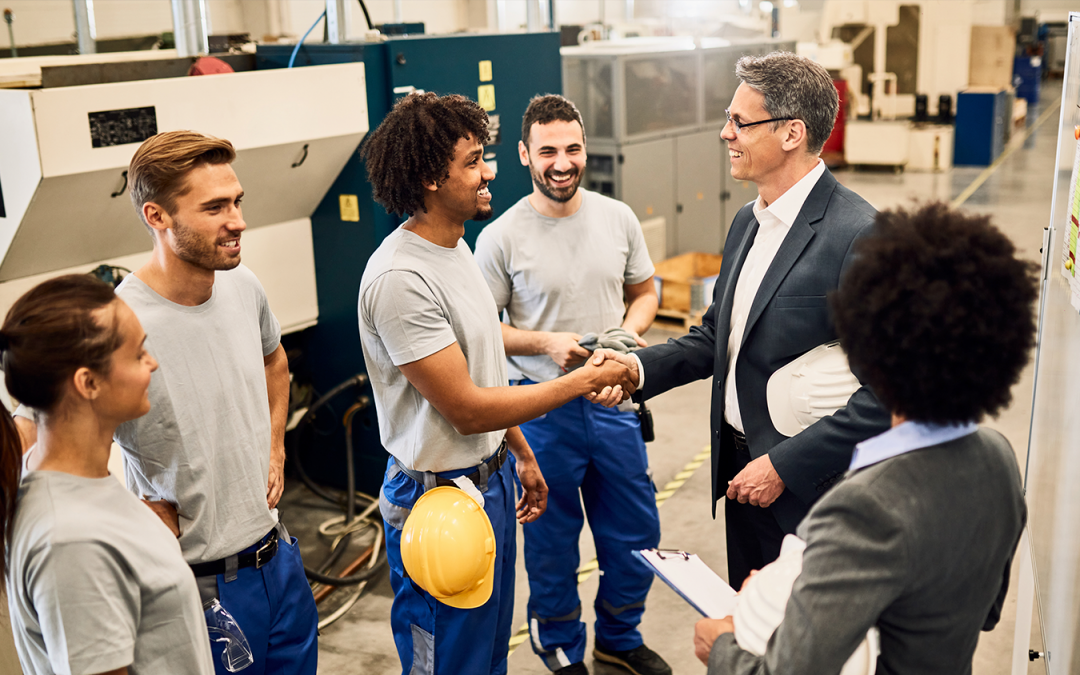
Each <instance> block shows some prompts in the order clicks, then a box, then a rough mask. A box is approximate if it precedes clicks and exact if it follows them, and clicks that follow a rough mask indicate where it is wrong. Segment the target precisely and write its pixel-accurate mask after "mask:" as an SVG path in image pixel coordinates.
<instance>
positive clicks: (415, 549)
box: [401, 486, 495, 609]
mask: <svg viewBox="0 0 1080 675" xmlns="http://www.w3.org/2000/svg"><path fill="white" fill-rule="evenodd" d="M401 561H402V563H404V565H405V571H406V572H407V573H408V575H409V578H410V579H412V580H413V582H415V583H416V585H418V586H419V587H420V588H422V589H424V590H425V591H427V592H428V593H430V594H431V595H432V596H434V597H435V598H436V599H438V600H439V601H440V602H442V603H444V604H447V605H450V606H451V607H457V608H459V609H474V608H476V607H479V606H480V605H482V604H484V603H485V602H487V601H488V598H490V597H491V589H492V587H493V585H494V579H495V531H494V530H492V529H491V521H490V520H488V516H487V514H486V513H484V509H483V508H482V507H481V506H480V504H478V503H477V502H476V500H475V499H473V498H472V497H470V496H469V495H468V494H466V493H465V492H463V491H462V490H459V489H457V488H452V487H446V486H443V487H437V488H433V489H431V490H428V491H427V492H425V493H424V494H423V495H422V496H421V497H420V499H418V500H416V504H414V505H413V508H412V513H410V514H409V517H408V518H407V519H406V520H405V527H404V528H402V530H401Z"/></svg>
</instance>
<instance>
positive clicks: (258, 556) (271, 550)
mask: <svg viewBox="0 0 1080 675" xmlns="http://www.w3.org/2000/svg"><path fill="white" fill-rule="evenodd" d="M277 540H278V538H277V533H276V532H275V533H274V536H273V537H271V538H270V541H268V542H266V543H265V544H263V545H262V546H260V547H259V549H258V550H257V551H255V569H259V568H260V567H262V566H263V565H265V564H266V563H268V562H270V560H271V559H273V557H274V554H275V553H277ZM264 553H265V554H267V555H266V557H265V558H263V554H264Z"/></svg>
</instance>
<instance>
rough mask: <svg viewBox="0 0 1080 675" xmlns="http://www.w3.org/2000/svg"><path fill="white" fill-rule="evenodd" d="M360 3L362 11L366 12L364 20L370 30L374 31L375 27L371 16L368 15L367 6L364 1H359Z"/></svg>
mask: <svg viewBox="0 0 1080 675" xmlns="http://www.w3.org/2000/svg"><path fill="white" fill-rule="evenodd" d="M358 1H359V3H360V9H362V10H364V20H365V21H367V27H368V30H374V29H375V26H374V25H372V23H371V15H370V14H368V11H367V5H365V4H364V0H358Z"/></svg>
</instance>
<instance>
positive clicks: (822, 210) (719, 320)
mask: <svg viewBox="0 0 1080 675" xmlns="http://www.w3.org/2000/svg"><path fill="white" fill-rule="evenodd" d="M875 213H876V211H875V210H874V207H872V206H870V205H869V204H868V203H866V201H865V200H864V199H863V198H862V197H859V196H858V195H857V194H855V193H854V192H852V191H851V190H849V189H847V188H845V187H844V186H843V185H840V184H839V183H838V182H837V181H836V179H835V178H834V177H833V175H832V174H831V173H829V171H828V170H826V171H825V173H824V174H823V175H822V176H821V178H820V179H819V180H818V183H817V185H815V186H814V188H813V190H811V192H810V195H809V196H808V197H807V199H806V202H805V203H804V204H803V208H802V211H800V212H799V216H798V218H797V219H796V220H795V223H794V224H793V225H792V227H791V231H790V232H788V234H787V237H786V238H785V239H784V242H783V244H781V246H780V250H779V251H778V252H777V254H776V257H775V258H774V259H773V262H772V265H771V266H770V267H769V270H768V272H766V274H765V278H764V279H763V280H762V282H761V287H760V288H759V290H758V293H757V296H755V298H754V302H753V304H752V305H751V308H750V314H749V316H748V317H747V321H746V329H745V331H744V333H743V343H742V347H741V348H740V351H739V359H738V362H737V363H736V364H735V377H736V378H738V391H739V408H740V411H741V412H742V419H743V424H744V426H745V431H746V438H747V441H748V443H749V446H750V455H751V456H752V457H753V458H755V459H756V458H757V457H760V456H761V455H764V454H765V453H768V454H769V457H770V459H771V460H772V463H773V466H774V467H775V469H776V472H777V473H778V474H779V475H780V477H781V478H782V479H783V480H784V484H785V485H786V486H787V489H786V490H785V491H784V492H783V494H781V495H780V498H779V499H777V500H776V502H774V503H773V506H772V507H771V510H772V512H773V514H774V515H775V516H776V519H777V521H778V522H779V524H780V526H781V527H782V528H783V529H784V531H785V532H794V531H795V528H796V527H797V526H798V523H799V521H800V520H802V517H803V516H804V515H806V511H807V510H808V509H809V507H810V505H811V504H813V503H814V501H816V500H817V499H818V498H819V497H820V496H821V495H822V494H823V493H824V491H825V490H826V489H828V488H829V487H831V486H832V485H833V484H834V483H835V482H836V481H837V480H839V479H840V477H841V476H842V475H843V473H844V471H845V470H847V467H848V465H849V464H850V462H851V453H852V451H853V450H854V448H855V444H856V443H859V442H861V441H864V440H866V439H867V438H870V437H871V436H876V435H877V434H879V433H882V432H883V431H885V430H886V429H888V428H889V423H890V417H889V415H888V414H887V413H886V412H885V411H884V410H883V409H882V408H881V404H880V403H879V402H878V400H877V399H876V398H875V397H874V395H873V394H872V393H871V392H870V390H869V389H867V388H866V387H863V388H862V389H859V390H858V391H857V392H855V394H853V395H852V397H851V399H850V400H849V401H848V404H847V406H846V407H844V408H841V409H840V410H839V411H838V412H837V413H836V414H835V415H833V416H831V417H827V418H825V419H822V420H820V421H819V422H817V423H816V424H814V425H812V426H811V427H810V428H808V429H806V430H805V431H803V432H802V433H800V434H798V435H797V436H795V437H793V438H790V439H789V438H787V437H786V436H784V435H783V434H781V433H780V432H778V431H777V430H776V429H775V428H774V427H773V425H772V421H771V419H770V418H769V411H768V406H767V404H766V398H765V389H766V385H767V383H768V381H769V377H770V376H771V375H772V374H773V373H774V372H776V371H777V370H779V369H780V368H782V367H783V366H785V365H787V364H788V363H790V362H791V361H793V360H794V359H796V358H798V357H799V356H802V355H803V354H805V353H806V352H808V351H810V350H811V349H813V348H814V347H817V346H818V345H821V344H824V343H826V342H831V341H833V340H835V339H836V330H835V328H834V327H833V324H832V319H831V318H830V316H829V309H828V305H827V301H826V295H827V294H828V293H829V292H830V291H833V290H835V289H836V288H837V286H838V285H839V283H840V278H841V276H842V275H843V272H844V270H845V268H846V267H847V265H848V263H849V262H850V261H851V259H852V252H851V247H852V244H853V243H854V242H855V240H856V239H857V238H858V237H859V236H861V235H863V234H865V233H867V232H868V231H869V229H870V227H871V226H872V225H873V222H874V215H875ZM757 229H758V223H757V219H756V218H754V209H753V204H752V203H751V204H747V205H746V206H744V207H743V208H742V209H741V210H740V211H739V213H738V215H736V216H735V220H734V221H733V222H732V225H731V230H730V232H729V233H728V238H727V243H726V244H725V246H724V260H723V263H722V265H721V268H720V275H719V278H718V279H717V282H716V290H715V294H714V296H713V303H712V306H710V307H709V310H708V311H707V312H706V313H705V317H704V319H703V321H702V324H701V326H695V327H694V328H691V329H690V334H689V335H687V336H685V337H682V338H679V339H678V340H670V341H668V343H667V344H663V345H656V346H654V347H649V348H647V349H642V350H640V351H638V352H636V354H637V356H638V358H640V359H641V362H642V366H643V367H644V370H645V387H644V388H643V391H642V396H643V397H644V398H646V399H648V398H651V397H653V396H656V395H657V394H661V393H663V392H665V391H667V390H669V389H672V388H674V387H677V386H680V385H683V384H686V383H687V382H692V381H694V380H701V379H704V378H707V377H712V378H713V381H714V382H715V383H716V386H715V388H714V389H713V391H712V415H711V421H712V478H713V515H714V516H715V515H716V500H717V499H719V498H720V497H721V496H723V494H724V492H725V491H726V490H727V481H728V480H730V479H731V478H732V477H733V476H734V467H733V466H732V462H733V459H734V458H733V453H734V451H733V449H729V448H727V447H721V445H722V443H726V439H723V438H722V437H721V434H720V429H721V424H722V423H723V421H724V380H725V378H726V377H727V360H728V359H727V341H728V334H729V333H730V321H731V306H732V302H733V300H734V296H735V284H736V282H737V281H738V279H739V273H740V272H741V271H742V266H743V263H744V262H745V260H746V255H747V253H749V251H750V246H751V245H752V244H753V242H754V237H755V236H756V234H757Z"/></svg>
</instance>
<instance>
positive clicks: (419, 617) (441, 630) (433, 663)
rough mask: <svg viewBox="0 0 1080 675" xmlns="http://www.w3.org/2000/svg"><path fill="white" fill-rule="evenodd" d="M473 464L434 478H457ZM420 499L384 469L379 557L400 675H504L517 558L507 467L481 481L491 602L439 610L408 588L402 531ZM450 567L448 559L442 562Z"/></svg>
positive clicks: (395, 471) (416, 488)
mask: <svg viewBox="0 0 1080 675" xmlns="http://www.w3.org/2000/svg"><path fill="white" fill-rule="evenodd" d="M474 470H475V467H471V468H467V469H462V470H458V471H447V472H445V473H440V474H438V475H439V476H442V477H444V478H456V477H457V476H463V475H467V474H470V473H472V472H473V471H474ZM422 494H424V486H423V485H421V484H420V483H417V482H416V481H414V480H413V479H412V478H410V477H409V476H408V475H406V474H405V473H404V472H402V471H401V470H400V469H399V468H398V466H397V465H396V464H395V463H394V458H393V457H391V458H390V460H389V462H388V463H387V465H386V474H385V476H384V478H383V485H382V494H381V495H380V499H379V507H380V510H381V511H382V515H383V520H384V521H385V523H386V555H387V558H388V559H389V562H390V585H391V586H392V587H393V589H394V604H393V607H392V608H391V610H390V626H391V628H392V629H393V632H394V643H395V644H396V646H397V651H398V657H399V658H400V659H401V672H402V675H462V674H464V673H469V674H470V675H483V674H484V673H490V674H491V675H504V673H506V655H507V652H508V651H509V645H510V632H511V621H512V619H513V612H514V560H515V558H516V555H517V540H516V538H515V529H514V528H515V527H516V520H515V518H514V483H513V476H512V473H511V471H510V465H509V463H505V464H503V466H502V467H501V468H500V469H499V471H496V472H495V473H493V474H492V475H491V476H490V477H489V478H488V484H487V490H486V491H484V492H483V494H484V511H485V512H486V513H487V515H488V519H490V520H491V527H492V529H493V530H494V531H495V579H494V589H493V590H492V593H491V598H489V599H488V601H487V602H486V603H484V604H483V605H481V606H480V607H477V608H476V609H458V608H456V607H451V606H450V605H444V604H443V603H441V602H439V601H438V600H436V599H435V598H434V597H433V596H432V595H431V594H429V593H428V592H427V591H425V590H424V589H422V588H420V587H419V586H417V585H416V584H415V583H413V581H412V579H409V577H408V576H407V575H406V573H405V566H404V565H403V564H402V562H401V528H402V526H403V525H404V524H405V519H406V518H407V517H408V515H409V512H410V511H411V509H412V506H413V504H415V503H416V500H417V499H419V498H420V496H421V495H422ZM447 564H453V561H447Z"/></svg>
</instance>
